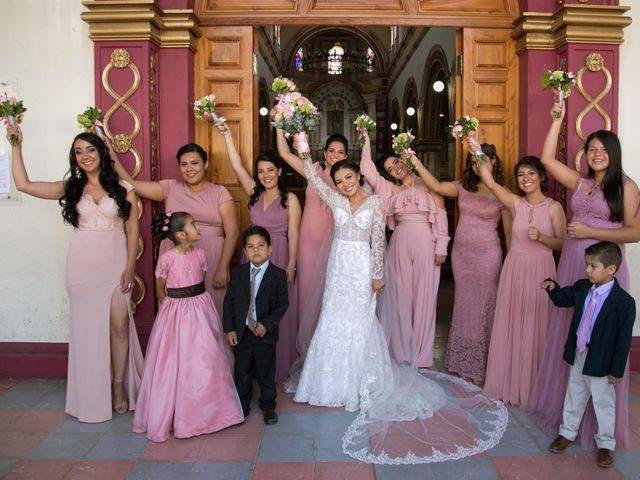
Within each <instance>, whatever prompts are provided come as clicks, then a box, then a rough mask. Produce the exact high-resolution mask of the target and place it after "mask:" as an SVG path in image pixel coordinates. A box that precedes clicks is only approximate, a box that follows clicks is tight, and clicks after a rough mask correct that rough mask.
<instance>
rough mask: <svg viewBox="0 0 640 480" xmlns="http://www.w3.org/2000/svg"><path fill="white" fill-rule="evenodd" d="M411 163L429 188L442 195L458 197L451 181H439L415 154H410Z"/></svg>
mask: <svg viewBox="0 0 640 480" xmlns="http://www.w3.org/2000/svg"><path fill="white" fill-rule="evenodd" d="M411 164H412V165H413V169H414V170H415V171H416V173H417V174H418V176H419V177H420V178H421V179H422V181H423V182H424V183H425V185H426V186H427V188H428V189H429V190H431V191H432V192H434V193H437V194H438V195H442V196H443V197H449V198H457V197H458V189H457V188H456V186H455V185H454V184H453V183H452V182H441V181H440V180H438V179H437V178H436V177H434V176H433V174H432V173H431V172H430V171H429V170H427V167H425V166H424V165H423V163H422V162H421V161H420V160H418V158H417V157H416V156H415V155H412V156H411Z"/></svg>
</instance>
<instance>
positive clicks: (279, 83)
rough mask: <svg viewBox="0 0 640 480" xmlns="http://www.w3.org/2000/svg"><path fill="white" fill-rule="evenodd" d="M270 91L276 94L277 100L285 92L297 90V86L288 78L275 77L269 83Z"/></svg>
mask: <svg viewBox="0 0 640 480" xmlns="http://www.w3.org/2000/svg"><path fill="white" fill-rule="evenodd" d="M271 91H272V92H273V93H275V94H276V100H278V99H279V98H280V97H281V96H282V95H284V94H285V93H291V92H297V91H298V87H296V84H295V83H293V82H292V81H291V80H289V79H288V78H285V77H276V78H274V79H273V82H272V83H271Z"/></svg>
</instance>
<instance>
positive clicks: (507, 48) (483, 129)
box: [456, 28, 536, 186]
mask: <svg viewBox="0 0 640 480" xmlns="http://www.w3.org/2000/svg"><path fill="white" fill-rule="evenodd" d="M456 49H457V52H456V53H457V62H456V68H457V78H456V92H457V95H456V97H457V98H456V116H457V117H459V116H460V115H464V114H468V115H471V116H472V117H476V118H477V119H478V120H479V121H480V128H479V132H478V134H479V137H480V142H481V143H492V144H494V145H495V147H496V151H497V152H498V156H499V157H500V159H501V160H502V161H503V166H504V171H505V178H506V179H507V183H508V185H509V186H512V185H513V173H512V170H513V165H514V164H515V163H516V162H517V158H516V156H517V154H518V145H517V143H518V116H517V109H518V80H517V78H518V77H517V73H518V71H517V62H518V59H517V57H516V55H515V54H514V52H515V43H514V41H513V40H512V39H511V30H510V29H485V28H464V29H462V30H459V31H458V37H457V45H456ZM461 55H462V57H461ZM461 58H462V61H460V60H461ZM456 148H457V153H458V155H457V158H458V165H457V173H458V175H457V176H458V177H460V176H461V174H462V171H463V170H464V161H465V159H466V149H465V151H464V153H463V154H460V153H461V152H460V148H461V147H460V145H459V144H458V146H457V147H456ZM533 153H536V152H533Z"/></svg>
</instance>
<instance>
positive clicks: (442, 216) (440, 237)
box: [433, 208, 450, 255]
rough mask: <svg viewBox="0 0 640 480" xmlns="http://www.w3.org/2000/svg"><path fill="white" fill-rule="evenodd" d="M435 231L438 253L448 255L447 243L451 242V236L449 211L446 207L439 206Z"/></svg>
mask: <svg viewBox="0 0 640 480" xmlns="http://www.w3.org/2000/svg"><path fill="white" fill-rule="evenodd" d="M433 233H434V236H435V239H436V254H437V255H446V254H447V245H448V244H449V238H450V237H449V221H448V219H447V211H446V210H445V209H444V208H438V213H436V224H435V229H434V232H433Z"/></svg>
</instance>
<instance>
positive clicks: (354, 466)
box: [314, 462, 376, 480]
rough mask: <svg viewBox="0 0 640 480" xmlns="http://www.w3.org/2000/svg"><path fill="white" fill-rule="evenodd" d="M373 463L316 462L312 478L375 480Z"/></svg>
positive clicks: (318, 479)
mask: <svg viewBox="0 0 640 480" xmlns="http://www.w3.org/2000/svg"><path fill="white" fill-rule="evenodd" d="M375 478H376V475H375V471H374V469H373V465H371V464H368V463H351V462H326V463H324V462H323V463H316V468H315V475H314V480H375Z"/></svg>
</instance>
